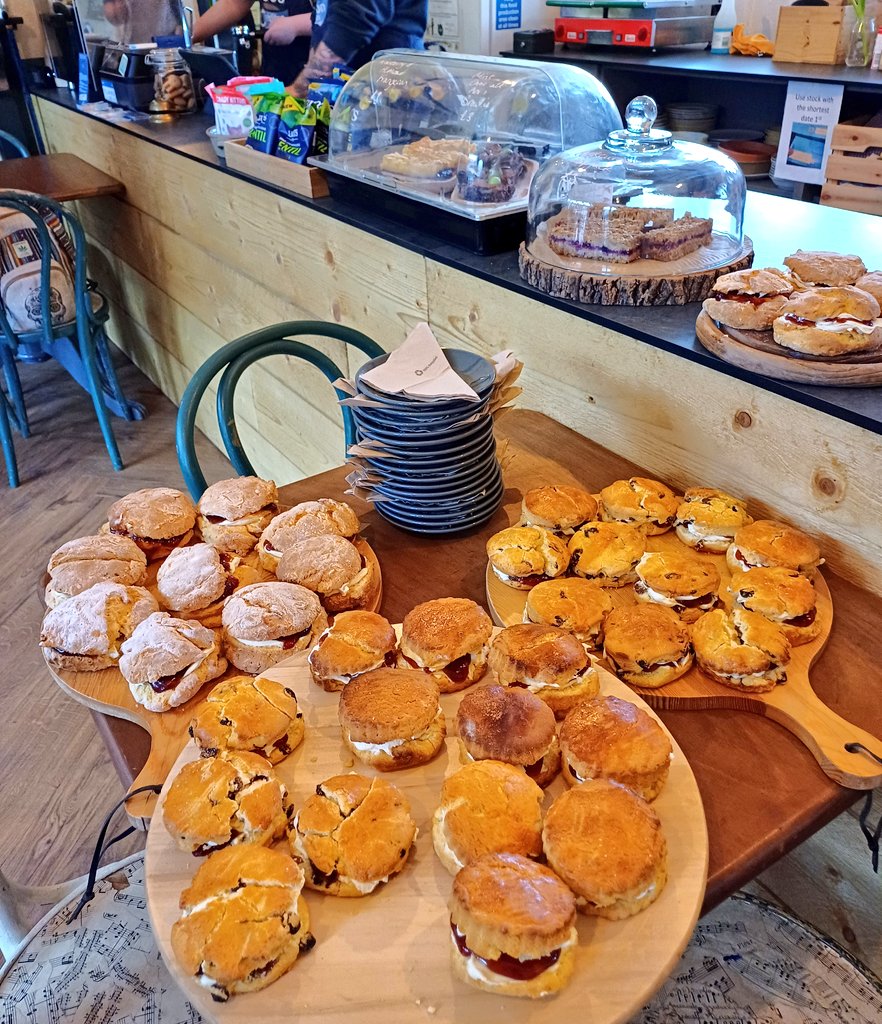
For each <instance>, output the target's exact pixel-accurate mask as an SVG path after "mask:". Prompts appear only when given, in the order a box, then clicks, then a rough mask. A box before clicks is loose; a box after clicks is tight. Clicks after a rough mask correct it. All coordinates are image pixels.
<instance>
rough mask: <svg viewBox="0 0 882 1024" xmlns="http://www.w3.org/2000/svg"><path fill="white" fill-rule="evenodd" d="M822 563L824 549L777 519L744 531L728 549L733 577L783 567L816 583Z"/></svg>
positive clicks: (754, 525)
mask: <svg viewBox="0 0 882 1024" xmlns="http://www.w3.org/2000/svg"><path fill="white" fill-rule="evenodd" d="M823 561H824V559H823V558H821V549H820V548H819V547H818V545H817V544H816V543H815V541H814V540H813V539H812V538H811V537H809V535H808V534H807V533H803V532H802V530H797V529H796V528H795V527H793V526H788V524H787V523H781V522H778V520H776V519H758V520H757V521H756V522H754V523H750V524H749V525H748V526H744V527H742V528H741V529H740V530H737V531H736V533H735V537H734V539H733V541H732V543H731V544H730V545H729V547H728V548H727V549H726V564H727V565H728V566H729V568H730V569H731V571H732V572H733V573H738V572H744V570H745V569H756V568H757V567H759V566H762V567H764V568H768V567H769V566H773V565H780V566H783V567H784V568H785V569H793V570H794V571H795V572H798V573H801V574H802V575H803V576H807V577H808V578H809V579H814V576H815V573H816V572H817V569H818V566H819V565H822V564H823Z"/></svg>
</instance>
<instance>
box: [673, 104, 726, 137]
mask: <svg viewBox="0 0 882 1024" xmlns="http://www.w3.org/2000/svg"><path fill="white" fill-rule="evenodd" d="M718 110H719V107H717V106H716V104H711V103H669V104H668V105H667V107H665V113H666V114H667V118H668V128H670V129H671V131H674V132H709V131H710V130H711V129H712V128H715V127H716V124H717V111H718Z"/></svg>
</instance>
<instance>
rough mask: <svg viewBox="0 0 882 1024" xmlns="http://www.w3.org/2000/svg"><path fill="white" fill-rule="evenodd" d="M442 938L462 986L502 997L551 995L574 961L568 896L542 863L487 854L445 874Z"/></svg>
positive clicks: (571, 906) (572, 910)
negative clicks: (446, 930) (448, 878)
mask: <svg viewBox="0 0 882 1024" xmlns="http://www.w3.org/2000/svg"><path fill="white" fill-rule="evenodd" d="M450 937H451V945H450V958H451V964H452V965H453V973H454V975H455V976H456V977H457V978H459V979H460V981H464V982H465V983H466V984H467V985H473V986H475V987H476V988H480V989H484V990H485V991H487V992H493V993H495V994H496V995H502V996H526V997H527V998H529V999H537V998H540V997H541V996H550V995H554V994H555V993H556V992H559V991H560V990H561V989H562V988H563V987H564V986H565V985H566V984H567V982H568V981H569V980H570V977H571V976H572V973H573V968H574V966H575V961H576V948H577V946H578V941H579V939H578V934H577V932H576V904H575V899H574V897H573V894H572V892H570V890H569V889H568V888H567V886H566V885H565V884H564V883H563V882H562V881H561V879H560V878H558V877H557V875H555V874H554V872H553V871H551V870H550V869H549V868H546V867H544V866H543V865H541V864H536V863H535V862H534V861H531V860H528V859H527V858H526V857H521V856H519V855H518V854H515V853H488V854H485V855H484V856H483V857H479V858H478V859H477V860H475V861H473V862H472V863H471V864H470V865H469V866H468V867H466V868H463V870H462V871H460V872H459V874H458V875H457V876H456V878H455V879H454V881H453V892H452V894H451V898H450Z"/></svg>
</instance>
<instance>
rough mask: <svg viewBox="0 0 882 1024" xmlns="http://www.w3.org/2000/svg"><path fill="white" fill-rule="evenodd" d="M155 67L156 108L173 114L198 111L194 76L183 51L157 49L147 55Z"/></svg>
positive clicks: (149, 61) (154, 89)
mask: <svg viewBox="0 0 882 1024" xmlns="http://www.w3.org/2000/svg"><path fill="white" fill-rule="evenodd" d="M147 62H148V63H149V64H152V65H153V67H154V69H155V70H154V75H153V91H154V97H155V103H154V106H153V107H151V109H154V108H158V109H159V110H160V111H166V112H168V113H171V114H187V113H189V112H190V111H191V110H195V109H196V90H195V89H194V88H193V75H192V74H191V72H190V68H189V66H188V64H187V62H186V61H185V60H184V58H183V57H182V56H181V51H180V50H177V49H162V48H157V49H155V50H151V51H150V53H149V54H148V55H147Z"/></svg>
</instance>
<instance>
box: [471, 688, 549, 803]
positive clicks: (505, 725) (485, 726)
mask: <svg viewBox="0 0 882 1024" xmlns="http://www.w3.org/2000/svg"><path fill="white" fill-rule="evenodd" d="M456 731H457V733H458V734H459V741H460V743H461V744H462V751H463V754H464V760H465V761H467V762H468V761H503V762H505V763H506V764H512V765H515V766H516V767H518V768H521V769H523V771H524V772H526V774H527V775H528V776H529V777H530V778H531V779H532V780H533V781H534V782H535V783H536V784H537V785H538V786H542V787H543V788H544V787H545V786H548V785H550V784H551V782H553V781H554V779H555V777H556V776H557V773H558V771H559V770H560V744H559V743H558V739H557V731H556V729H555V718H554V712H553V711H552V710H551V708H550V707H549V706H548V705H547V704H546V703H545V701H544V700H540V699H539V698H538V697H536V696H535V695H534V694H532V693H530V691H529V690H524V689H523V688H521V687H519V686H499V685H498V684H496V683H493V684H491V685H490V686H482V687H480V688H478V689H475V690H472V691H471V692H470V693H467V694H466V695H465V696H464V697H463V699H462V700H461V701H460V702H459V708H458V710H457V712H456Z"/></svg>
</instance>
